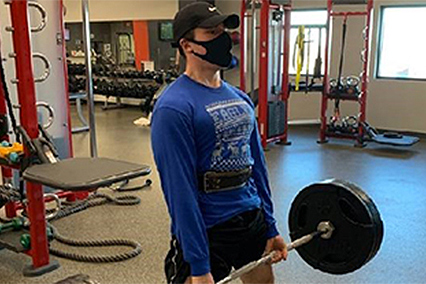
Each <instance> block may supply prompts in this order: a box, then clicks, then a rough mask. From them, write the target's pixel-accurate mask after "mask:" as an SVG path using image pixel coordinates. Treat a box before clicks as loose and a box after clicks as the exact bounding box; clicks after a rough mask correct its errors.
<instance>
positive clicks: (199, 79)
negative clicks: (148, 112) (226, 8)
mask: <svg viewBox="0 0 426 284" xmlns="http://www.w3.org/2000/svg"><path fill="white" fill-rule="evenodd" d="M238 26H239V18H238V16H237V15H230V16H225V15H222V14H220V13H219V11H218V10H217V9H216V7H214V6H212V5H210V4H207V3H205V2H197V3H194V4H190V5H188V6H186V7H184V8H183V9H182V10H181V11H179V12H178V13H177V15H176V17H175V19H174V28H173V29H174V42H175V46H177V47H178V48H179V51H180V53H181V54H182V56H184V57H185V58H186V64H187V65H186V71H185V73H184V74H183V75H182V76H180V77H179V78H178V79H177V80H176V81H175V82H174V83H173V84H171V85H170V86H169V87H168V89H166V90H165V91H164V93H163V95H162V96H161V97H160V98H159V100H158V101H157V103H156V105H155V109H154V114H153V122H152V148H153V152H154V158H155V161H156V164H157V168H158V171H159V174H160V178H161V185H162V188H163V192H164V196H165V199H166V202H167V205H168V209H169V213H170V216H171V223H172V241H171V249H170V251H169V253H168V255H167V257H166V260H165V270H166V276H167V281H168V283H193V284H195V283H215V282H218V281H219V280H221V279H223V278H224V277H226V276H227V275H228V274H229V272H230V271H231V269H232V268H235V269H238V268H240V267H241V266H243V265H245V264H247V263H249V262H251V261H254V260H257V259H259V258H260V257H262V255H263V254H264V253H269V252H271V251H276V252H277V253H276V258H275V259H274V260H273V262H278V261H281V260H282V259H285V258H286V257H287V250H286V245H285V243H284V241H283V239H282V237H280V235H279V233H278V230H277V228H276V221H275V219H274V217H273V206H272V201H271V193H270V189H269V184H268V178H267V170H266V165H265V159H264V154H263V150H262V147H261V144H260V139H259V133H258V130H257V124H256V119H255V114H254V107H253V104H252V102H251V101H250V99H249V97H248V96H247V95H246V94H244V93H243V92H241V91H240V90H238V89H237V88H235V87H232V86H230V85H229V84H227V83H226V82H224V81H222V80H221V78H220V70H221V69H224V68H227V67H228V66H229V65H230V64H231V62H232V58H233V57H232V54H231V52H230V51H231V48H232V41H231V38H230V36H229V34H228V33H227V31H226V29H235V28H237V27H238ZM242 280H243V282H244V283H273V282H274V276H273V272H272V268H271V265H270V264H268V265H264V266H262V267H259V268H258V269H256V270H255V271H253V272H251V273H248V274H246V275H244V276H243V277H242Z"/></svg>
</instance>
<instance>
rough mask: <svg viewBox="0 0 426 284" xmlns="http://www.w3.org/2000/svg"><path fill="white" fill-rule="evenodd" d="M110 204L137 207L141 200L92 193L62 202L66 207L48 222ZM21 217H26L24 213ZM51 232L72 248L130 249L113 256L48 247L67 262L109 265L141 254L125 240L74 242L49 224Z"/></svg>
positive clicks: (138, 246) (132, 197)
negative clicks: (114, 247)
mask: <svg viewBox="0 0 426 284" xmlns="http://www.w3.org/2000/svg"><path fill="white" fill-rule="evenodd" d="M108 203H112V204H114V205H118V206H132V205H138V204H140V203H141V199H140V198H139V197H137V196H132V195H122V196H118V197H112V196H110V195H107V194H103V193H94V194H92V195H90V196H89V197H88V198H87V199H85V200H82V201H77V202H66V201H65V202H62V204H63V205H65V206H66V207H65V208H64V209H61V210H60V211H59V213H58V214H57V215H56V216H55V217H54V218H53V219H51V220H50V222H52V221H56V220H59V219H62V218H65V217H67V216H69V215H72V214H75V213H78V212H81V211H83V210H86V209H88V208H91V207H96V206H100V205H105V204H108ZM54 210H55V209H50V210H47V213H51V212H53V211H54ZM22 215H24V216H25V215H26V214H25V212H23V213H22ZM47 226H48V227H50V228H51V229H52V231H53V237H54V239H55V240H56V241H58V242H59V243H62V244H65V245H68V246H73V247H112V246H126V247H131V248H132V250H131V251H130V252H125V253H118V254H114V255H84V254H77V253H71V252H65V251H62V250H59V249H56V248H53V247H51V246H50V247H49V251H50V253H51V254H52V255H54V256H57V257H62V258H66V259H69V260H74V261H79V262H92V263H109V262H119V261H124V260H127V259H131V258H134V257H136V256H138V255H140V254H141V253H142V247H141V245H140V244H139V243H138V242H135V241H131V240H126V239H110V240H74V239H71V238H68V237H65V236H63V235H61V234H60V233H59V232H58V229H56V228H55V227H54V226H53V225H52V224H51V223H48V224H47Z"/></svg>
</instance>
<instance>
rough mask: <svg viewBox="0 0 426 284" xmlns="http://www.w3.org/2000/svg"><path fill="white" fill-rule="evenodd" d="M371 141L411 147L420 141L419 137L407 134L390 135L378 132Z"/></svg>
mask: <svg viewBox="0 0 426 284" xmlns="http://www.w3.org/2000/svg"><path fill="white" fill-rule="evenodd" d="M371 141H373V142H376V143H378V144H384V145H391V146H397V147H410V146H413V145H414V144H416V143H417V142H419V141H420V139H419V138H418V137H414V136H406V135H403V136H401V137H399V138H398V137H389V136H387V135H386V134H376V136H374V137H372V138H371Z"/></svg>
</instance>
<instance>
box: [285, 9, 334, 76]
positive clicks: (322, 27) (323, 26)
mask: <svg viewBox="0 0 426 284" xmlns="http://www.w3.org/2000/svg"><path fill="white" fill-rule="evenodd" d="M291 12H292V13H293V12H326V13H327V9H326V8H299V9H293V10H292V11H291ZM300 26H305V28H308V29H309V28H313V29H315V28H321V29H325V34H327V21H326V22H325V24H324V25H290V33H291V30H292V29H298V28H299V27H300ZM293 46H294V45H291V43H290V49H292V48H293ZM322 48H323V49H324V50H325V46H324V47H322ZM323 60H324V58H323ZM323 63H324V62H323ZM289 69H290V68H289ZM324 73H325V72H322V74H321V78H324ZM305 74H306V73H305ZM288 75H289V76H290V77H295V76H296V73H290V70H289V72H288ZM309 76H314V74H313V73H312V74H311V73H310V74H309Z"/></svg>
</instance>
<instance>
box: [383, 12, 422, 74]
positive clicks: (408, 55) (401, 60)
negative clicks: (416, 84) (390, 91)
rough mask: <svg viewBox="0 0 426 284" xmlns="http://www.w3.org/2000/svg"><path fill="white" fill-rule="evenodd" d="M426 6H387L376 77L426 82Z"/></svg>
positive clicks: (384, 13) (384, 14)
mask: <svg viewBox="0 0 426 284" xmlns="http://www.w3.org/2000/svg"><path fill="white" fill-rule="evenodd" d="M425 15H426V6H416V7H413V6H407V7H383V8H382V11H381V17H382V18H381V25H380V26H381V28H380V36H379V49H378V62H377V70H376V72H377V73H376V77H377V78H392V79H414V80H416V79H423V80H425V79H426V68H425V65H426V52H425V51H426V37H425V36H424V34H423V33H422V31H423V29H424V27H426V17H425Z"/></svg>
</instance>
